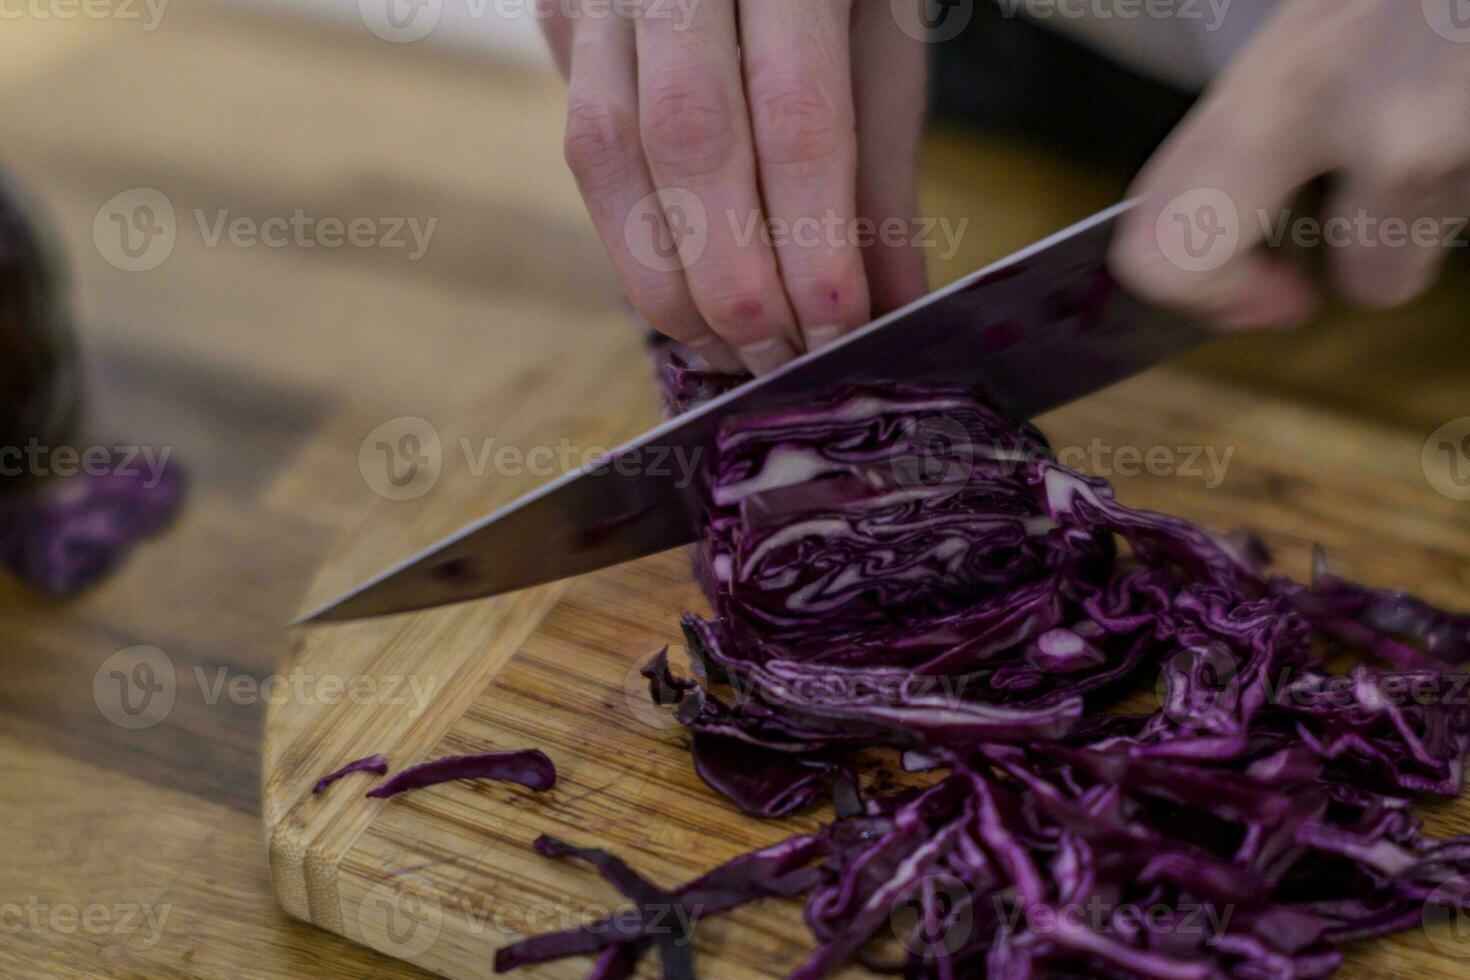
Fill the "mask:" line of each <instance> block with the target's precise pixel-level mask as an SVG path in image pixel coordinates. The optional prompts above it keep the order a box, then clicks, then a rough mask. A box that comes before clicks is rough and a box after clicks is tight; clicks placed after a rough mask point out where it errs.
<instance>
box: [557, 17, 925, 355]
mask: <svg viewBox="0 0 1470 980" xmlns="http://www.w3.org/2000/svg"><path fill="white" fill-rule="evenodd" d="M916 2H922V0H916ZM567 6H568V5H567V0H542V14H543V18H544V19H543V23H544V24H545V25H546V29H547V30H546V32H547V36H548V39H549V40H550V42H551V45H552V50H553V53H554V54H555V55H556V58H557V62H558V64H559V65H561V66H562V68H563V70H564V71H567V72H569V75H570V81H571V91H570V96H569V105H568V113H567V131H566V155H567V161H568V163H569V164H570V165H571V168H572V171H573V173H574V174H575V176H576V178H577V183H578V186H579V187H580V188H581V191H582V196H583V199H584V200H585V201H586V204H587V209H588V210H589V211H590V212H591V215H592V220H593V222H594V223H595V224H596V226H597V231H598V234H599V235H600V236H601V238H602V241H603V245H604V246H605V247H606V249H607V251H608V253H609V255H610V256H611V257H612V260H613V264H614V266H615V267H616V269H617V272H618V276H619V278H620V279H621V280H622V284H623V288H624V289H625V290H626V291H627V294H628V298H629V300H630V301H631V302H632V304H633V306H634V307H635V308H636V309H637V310H638V312H639V313H641V314H642V315H643V317H644V318H645V319H646V320H647V321H648V322H649V323H650V324H652V325H653V326H654V327H655V328H656V329H657V330H659V331H660V332H662V333H665V334H667V335H669V336H670V337H673V338H674V339H676V340H680V341H683V342H684V343H686V344H688V345H690V346H691V347H692V348H693V349H694V350H695V352H696V353H698V354H699V355H701V356H702V357H703V358H704V359H705V360H706V361H707V362H709V364H710V366H712V367H714V368H716V369H720V370H727V371H736V370H740V369H742V367H743V368H744V369H748V370H750V371H753V372H755V373H757V374H759V373H764V372H767V371H770V370H772V369H774V368H776V367H778V366H780V365H781V364H784V363H786V362H787V361H790V360H791V359H792V358H794V357H796V356H797V354H798V353H799V352H801V351H803V350H812V349H815V348H817V347H820V346H822V345H823V344H826V343H830V342H831V341H833V340H835V339H836V338H837V337H840V336H841V335H842V334H843V333H844V332H846V331H849V330H851V329H853V328H855V327H858V326H861V325H862V324H864V323H866V322H868V320H870V319H871V318H872V316H873V314H874V313H875V312H878V313H882V312H886V311H888V310H891V309H895V308H897V307H899V306H902V305H903V304H905V303H907V302H909V301H910V300H912V299H914V298H916V297H918V296H920V295H922V294H923V293H924V292H925V291H926V289H927V279H926V276H925V272H924V261H923V255H922V253H921V252H920V251H919V250H918V249H917V248H915V247H912V246H910V245H907V244H905V245H898V244H896V238H895V236H886V241H887V244H884V243H883V241H881V240H876V239H882V238H884V236H866V235H863V234H862V231H863V229H864V228H866V227H869V226H868V225H866V224H864V223H863V222H858V221H856V219H860V218H865V219H867V220H868V221H870V222H873V223H875V224H881V223H882V222H883V221H884V220H885V219H889V218H893V217H899V218H902V219H905V220H906V221H911V220H912V219H913V218H914V216H915V214H916V211H917V206H916V189H915V162H914V156H915V151H916V147H917V143H918V138H919V131H920V127H921V125H922V120H923V113H924V100H925V52H924V45H923V43H922V42H920V41H918V40H915V39H914V38H912V37H910V36H909V35H908V34H906V33H904V31H903V30H902V29H901V28H900V26H899V25H898V23H897V22H896V20H895V18H894V17H893V14H892V11H891V9H890V4H889V3H888V2H887V0H883V2H876V0H700V2H699V3H696V4H683V3H675V2H667V0H659V2H657V3H654V2H651V0H649V2H646V3H645V4H644V5H643V7H642V8H641V9H642V10H643V12H642V13H640V14H639V16H637V17H633V18H629V17H626V16H619V15H618V14H617V13H616V11H617V10H618V6H619V5H617V4H607V3H599V4H597V9H596V11H595V12H594V10H593V6H592V5H591V4H587V5H586V6H585V7H584V8H581V9H578V8H575V7H573V8H572V9H571V11H570V12H568V9H567ZM691 221H697V222H698V225H699V227H698V228H696V229H694V230H693V231H692V232H691V230H690V228H689V224H690V222H691ZM671 227H672V228H673V229H674V234H673V236H672V237H670V235H671V232H670V228H671ZM799 227H800V228H804V229H805V232H804V233H801V234H797V233H796V230H797V229H798V228H799ZM767 228H768V229H770V230H771V232H772V234H771V235H769V236H767V235H765V234H762V233H761V229H767ZM783 229H784V230H785V231H787V232H791V233H789V234H787V233H784V232H783ZM854 231H856V232H857V233H854ZM659 240H661V241H663V242H666V243H670V242H671V243H673V244H676V245H678V246H679V251H678V254H677V255H673V254H670V252H669V251H665V252H664V253H661V254H662V258H663V261H650V258H654V259H658V258H659V254H660V253H656V252H655V253H654V254H653V255H650V249H649V246H650V245H652V243H653V242H655V241H659Z"/></svg>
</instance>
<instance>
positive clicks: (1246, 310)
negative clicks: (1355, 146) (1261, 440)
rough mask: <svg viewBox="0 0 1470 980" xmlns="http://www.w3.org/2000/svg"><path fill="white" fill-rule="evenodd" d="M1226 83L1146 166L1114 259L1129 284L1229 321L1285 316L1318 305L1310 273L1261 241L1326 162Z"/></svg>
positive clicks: (1272, 320) (1256, 322) (1274, 320)
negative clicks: (1286, 259) (1269, 249)
mask: <svg viewBox="0 0 1470 980" xmlns="http://www.w3.org/2000/svg"><path fill="white" fill-rule="evenodd" d="M1255 101H1258V100H1256V99H1255V98H1254V95H1253V94H1252V93H1250V92H1249V90H1248V89H1242V88H1234V87H1232V85H1231V82H1230V80H1229V79H1227V81H1226V85H1225V87H1224V88H1223V89H1222V90H1221V91H1220V92H1218V93H1217V94H1216V95H1215V96H1212V97H1211V98H1210V100H1209V101H1208V102H1207V104H1206V105H1204V106H1202V107H1201V108H1200V109H1198V110H1196V111H1195V112H1194V113H1192V114H1191V116H1190V117H1189V118H1188V119H1187V120H1186V121H1185V122H1184V123H1183V124H1182V125H1181V126H1180V128H1179V129H1178V130H1176V131H1175V133H1174V134H1173V135H1172V136H1171V137H1170V138H1169V140H1168V141H1167V142H1166V143H1165V145H1164V146H1163V148H1162V149H1160V150H1159V152H1158V153H1157V154H1156V155H1155V156H1154V158H1153V160H1151V161H1150V162H1149V164H1148V166H1147V167H1145V168H1144V171H1143V173H1142V174H1141V175H1140V177H1139V179H1138V181H1137V182H1136V183H1135V185H1134V190H1133V192H1132V193H1133V195H1134V196H1137V197H1139V198H1140V199H1141V201H1140V204H1139V206H1138V207H1136V208H1135V209H1134V210H1132V211H1131V212H1129V213H1128V214H1127V215H1126V216H1125V218H1124V220H1123V222H1122V226H1121V227H1120V228H1119V231H1118V235H1117V238H1116V240H1115V242H1114V244H1113V248H1112V252H1111V256H1110V260H1111V265H1112V269H1113V272H1114V274H1115V275H1116V276H1117V277H1118V279H1119V280H1120V281H1121V282H1122V283H1123V284H1124V285H1125V286H1127V287H1128V288H1130V289H1132V290H1133V291H1134V292H1136V293H1138V294H1139V295H1140V296H1142V297H1144V298H1146V299H1149V300H1152V301H1154V302H1157V303H1160V304H1164V305H1169V306H1174V307H1178V308H1181V309H1187V310H1192V311H1195V312H1197V313H1199V314H1201V315H1203V316H1205V317H1206V318H1208V319H1211V320H1213V321H1215V322H1216V323H1217V324H1218V325H1220V326H1222V327H1225V328H1235V329H1252V328H1259V327H1266V326H1285V325H1289V324H1292V323H1296V322H1299V321H1301V320H1305V319H1306V318H1308V317H1309V316H1311V314H1312V313H1314V312H1315V311H1316V309H1317V308H1318V306H1319V305H1320V297H1319V296H1318V294H1317V291H1316V289H1315V288H1314V287H1313V285H1312V283H1311V281H1310V280H1309V279H1308V278H1307V276H1306V275H1305V274H1304V273H1302V272H1300V271H1299V270H1297V269H1296V268H1295V267H1293V266H1291V265H1289V264H1288V263H1287V262H1286V261H1284V259H1283V258H1282V257H1280V256H1279V255H1276V254H1273V253H1271V252H1268V251H1265V250H1262V249H1260V248H1259V246H1260V245H1261V244H1262V243H1263V242H1264V241H1265V239H1266V234H1267V232H1268V230H1269V229H1271V228H1272V227H1273V224H1274V222H1275V220H1276V216H1277V215H1279V214H1280V212H1281V211H1282V209H1283V208H1284V206H1285V205H1286V203H1287V202H1288V201H1289V200H1290V199H1291V197H1292V195H1293V194H1294V193H1295V191H1296V190H1297V189H1298V188H1299V187H1301V186H1302V185H1303V184H1305V183H1306V182H1307V181H1308V180H1310V179H1312V178H1313V177H1315V176H1316V175H1317V174H1318V173H1319V172H1320V170H1321V167H1320V166H1319V165H1318V163H1317V161H1316V160H1315V159H1314V157H1313V155H1312V154H1310V153H1308V152H1306V151H1305V149H1304V147H1303V144H1302V140H1301V138H1300V136H1299V134H1297V133H1293V132H1291V131H1290V129H1289V127H1288V126H1287V125H1285V120H1282V119H1278V118H1272V117H1270V116H1269V115H1268V113H1269V109H1268V110H1266V111H1265V112H1263V111H1262V110H1261V109H1260V108H1259V106H1258V105H1252V102H1255Z"/></svg>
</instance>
